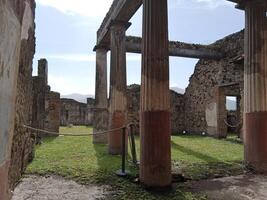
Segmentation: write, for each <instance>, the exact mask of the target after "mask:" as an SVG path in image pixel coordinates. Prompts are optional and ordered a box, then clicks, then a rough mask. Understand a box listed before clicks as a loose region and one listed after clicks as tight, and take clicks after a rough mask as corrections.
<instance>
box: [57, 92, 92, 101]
mask: <svg viewBox="0 0 267 200" xmlns="http://www.w3.org/2000/svg"><path fill="white" fill-rule="evenodd" d="M60 97H61V98H67V99H74V100H76V101H79V102H81V103H87V98H94V95H91V94H88V95H84V94H77V93H73V94H68V95H61V96H60Z"/></svg>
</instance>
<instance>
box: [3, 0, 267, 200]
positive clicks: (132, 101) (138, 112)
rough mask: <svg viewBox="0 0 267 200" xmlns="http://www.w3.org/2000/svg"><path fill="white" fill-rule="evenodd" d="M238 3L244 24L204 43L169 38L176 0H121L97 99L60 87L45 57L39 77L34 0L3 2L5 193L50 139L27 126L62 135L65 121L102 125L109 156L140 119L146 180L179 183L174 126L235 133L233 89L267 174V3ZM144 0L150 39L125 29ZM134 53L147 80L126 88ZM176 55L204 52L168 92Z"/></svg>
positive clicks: (242, 126) (109, 22)
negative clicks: (80, 98) (170, 4)
mask: <svg viewBox="0 0 267 200" xmlns="http://www.w3.org/2000/svg"><path fill="white" fill-rule="evenodd" d="M229 1H231V2H234V3H236V4H237V6H236V8H238V9H241V10H244V11H245V19H246V27H245V30H244V31H241V32H238V33H234V34H232V35H229V36H227V37H225V38H223V39H221V40H219V41H217V42H215V43H213V44H211V45H200V44H188V43H183V42H178V41H169V39H168V9H167V1H164V0H143V1H141V0H135V1H132V0H114V1H113V4H112V6H111V8H110V10H109V12H108V13H107V15H106V17H105V19H104V20H103V23H102V24H101V26H100V28H99V30H98V32H97V42H96V46H95V49H94V50H95V52H96V84H95V87H96V92H95V100H93V99H88V100H87V104H82V103H78V102H76V101H73V100H70V99H60V94H59V93H57V92H53V91H51V89H50V86H49V85H48V62H47V60H46V59H41V60H39V63H38V76H35V77H32V65H33V64H32V60H33V56H34V53H35V23H34V18H35V1H34V0H20V1H18V0H0V30H1V31H0V38H1V40H0V127H1V131H0V199H1V200H7V199H10V197H11V191H12V190H13V189H14V187H15V185H16V183H17V182H18V181H19V179H20V177H21V175H22V174H23V172H24V171H25V168H26V166H27V164H28V163H29V162H30V161H31V160H32V159H33V157H34V146H35V143H36V140H38V138H40V137H42V136H43V134H42V135H40V134H39V131H32V130H29V128H27V126H31V127H34V128H35V129H42V130H46V131H47V133H49V132H51V133H53V135H55V134H57V133H58V132H59V126H60V125H69V124H73V125H93V128H94V130H93V131H94V133H95V135H94V136H93V142H94V143H107V144H108V152H109V154H112V155H114V154H115V155H116V154H121V153H122V154H123V152H124V151H123V145H122V144H123V142H124V140H123V139H122V137H121V132H122V131H121V130H119V129H121V128H122V127H124V126H126V125H127V124H128V123H131V122H134V123H136V124H137V125H138V126H137V128H136V129H135V132H140V140H141V142H140V144H141V146H140V171H139V175H140V177H139V178H140V182H141V184H142V185H143V186H144V187H146V188H157V189H158V188H160V189H166V188H170V186H171V183H172V174H171V138H170V137H171V133H181V132H185V133H191V134H203V133H204V134H208V135H210V136H214V137H216V138H225V137H227V132H228V131H227V129H228V128H229V125H227V124H228V123H229V121H228V120H227V118H228V117H229V112H228V111H227V109H226V96H234V97H236V99H237V109H236V111H235V114H234V115H235V116H236V119H237V120H236V125H237V126H236V131H237V133H238V134H239V135H240V136H241V138H242V139H243V142H244V147H245V152H244V155H245V160H244V161H245V163H246V164H247V165H248V166H249V167H250V168H252V169H253V170H254V171H255V172H263V173H266V172H267V148H266V146H267V138H266V129H267V127H266V118H267V97H266V95H267V91H266V84H267V83H266V75H267V74H266V67H267V60H266V53H267V52H266V51H267V31H266V29H267V22H266V19H267V18H266V12H267V3H266V1H263V0H254V1H252V0H229ZM141 5H143V24H142V25H143V36H142V38H138V37H133V36H126V30H127V29H128V28H129V27H130V26H131V23H129V20H130V18H131V17H132V16H133V15H134V14H135V12H136V11H137V10H138V8H139V7H140V6H141ZM155 49H156V51H155ZM108 51H110V56H111V67H110V68H111V70H110V88H109V97H108V92H107V91H108V88H107V76H108V74H107V52H108ZM127 52H131V53H141V54H142V66H141V68H142V75H141V77H142V78H141V86H138V85H132V86H129V87H128V88H127V85H126V83H127V82H126V74H127V73H126V68H127V66H126V65H127V61H126V53H127ZM169 56H178V57H189V58H198V59H200V60H199V62H198V63H197V65H196V67H195V71H194V73H193V75H192V76H191V77H190V84H189V86H188V87H187V88H186V91H185V93H184V94H177V93H175V92H174V91H170V89H169ZM111 129H116V130H113V131H111V132H109V134H108V136H107V135H97V134H96V133H98V132H101V131H106V130H111ZM48 135H49V134H48Z"/></svg>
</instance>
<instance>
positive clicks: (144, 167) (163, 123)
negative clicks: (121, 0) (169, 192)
mask: <svg viewBox="0 0 267 200" xmlns="http://www.w3.org/2000/svg"><path fill="white" fill-rule="evenodd" d="M167 12H168V11H167V0H144V1H143V15H144V16H143V41H142V81H141V102H140V103H141V108H140V129H141V158H140V161H141V163H140V181H141V183H142V184H143V185H144V186H145V187H148V188H150V187H151V188H165V187H166V188H168V187H169V186H170V185H171V146H170V91H169V56H168V13H167Z"/></svg>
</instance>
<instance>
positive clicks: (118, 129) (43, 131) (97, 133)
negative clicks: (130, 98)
mask: <svg viewBox="0 0 267 200" xmlns="http://www.w3.org/2000/svg"><path fill="white" fill-rule="evenodd" d="M131 125H132V123H129V124H127V125H126V126H122V127H119V128H114V129H110V130H107V131H102V132H96V133H88V134H72V133H57V132H51V131H46V130H42V129H38V128H33V127H31V126H27V125H23V127H24V128H27V129H29V130H32V131H38V132H42V133H46V134H49V135H55V136H71V137H72V136H93V135H103V134H107V133H110V132H114V131H120V130H122V129H124V128H128V127H130V126H131Z"/></svg>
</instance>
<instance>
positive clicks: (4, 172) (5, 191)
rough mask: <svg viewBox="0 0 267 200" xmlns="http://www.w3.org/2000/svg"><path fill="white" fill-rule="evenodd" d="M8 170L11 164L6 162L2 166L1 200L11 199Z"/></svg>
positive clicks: (0, 180)
mask: <svg viewBox="0 0 267 200" xmlns="http://www.w3.org/2000/svg"><path fill="white" fill-rule="evenodd" d="M8 169H9V162H5V163H4V164H3V165H2V166H0V199H1V200H8V199H9V195H10V194H9V188H8V187H9V186H8Z"/></svg>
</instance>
